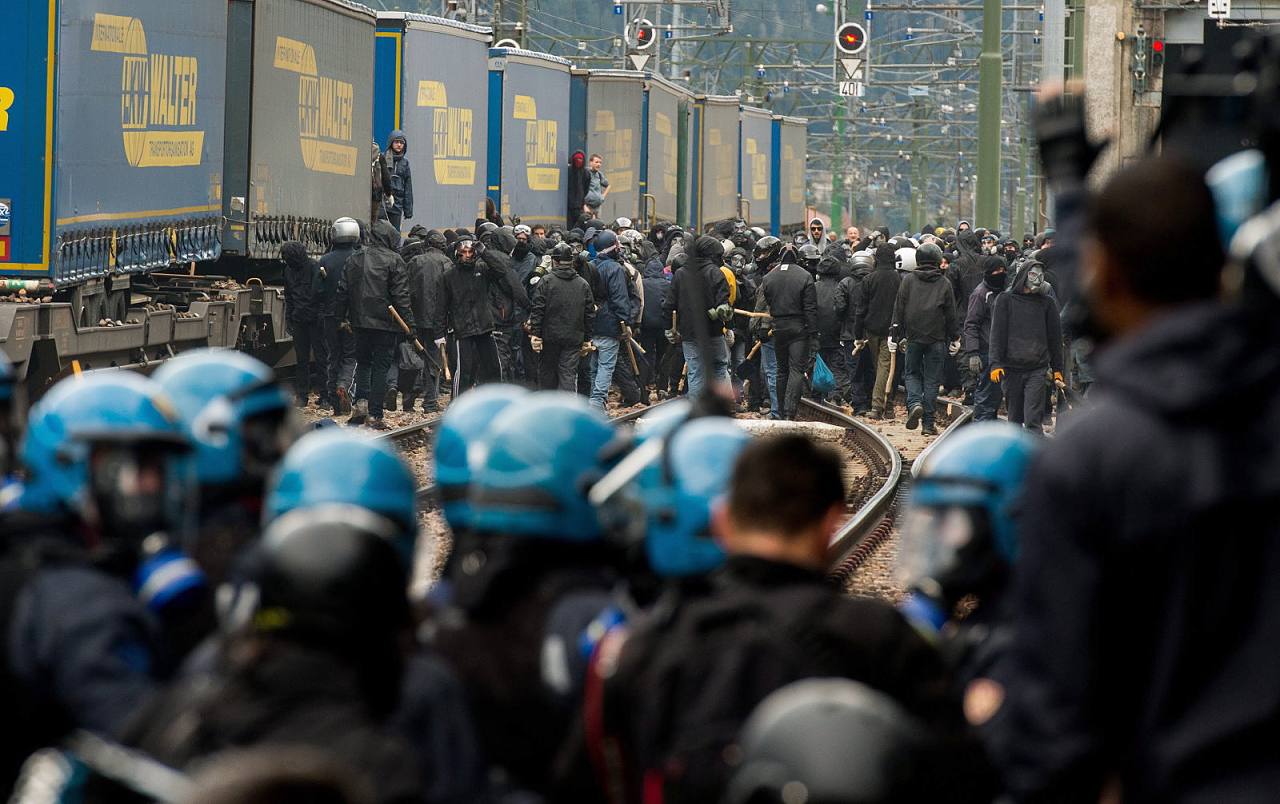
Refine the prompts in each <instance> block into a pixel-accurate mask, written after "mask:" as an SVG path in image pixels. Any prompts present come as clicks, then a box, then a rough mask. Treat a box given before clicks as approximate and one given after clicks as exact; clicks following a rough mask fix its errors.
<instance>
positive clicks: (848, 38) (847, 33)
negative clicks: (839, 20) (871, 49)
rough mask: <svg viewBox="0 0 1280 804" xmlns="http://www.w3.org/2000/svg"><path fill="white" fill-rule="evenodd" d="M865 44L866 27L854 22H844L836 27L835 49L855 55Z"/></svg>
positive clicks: (848, 54) (847, 54)
mask: <svg viewBox="0 0 1280 804" xmlns="http://www.w3.org/2000/svg"><path fill="white" fill-rule="evenodd" d="M866 46H867V29H866V28H863V27H862V26H861V25H859V24H858V23H856V22H846V23H845V24H844V25H841V26H840V27H839V28H837V29H836V49H837V50H839V51H840V52H841V53H843V54H845V55H846V56H856V55H858V54H859V53H861V52H862V51H863V50H864V49H865V48H866Z"/></svg>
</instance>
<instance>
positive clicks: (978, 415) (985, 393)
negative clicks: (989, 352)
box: [973, 357, 1004, 422]
mask: <svg viewBox="0 0 1280 804" xmlns="http://www.w3.org/2000/svg"><path fill="white" fill-rule="evenodd" d="M990 375H991V372H990V370H989V369H988V366H987V359H986V357H983V358H982V371H980V372H978V376H977V378H976V380H977V384H976V385H975V386H974V389H973V420H974V421H975V422H989V421H991V420H993V419H995V417H996V411H997V410H999V409H1000V398H1001V397H1002V396H1003V395H1004V394H1003V392H1002V391H1001V388H1000V383H998V382H992V381H991V376H990Z"/></svg>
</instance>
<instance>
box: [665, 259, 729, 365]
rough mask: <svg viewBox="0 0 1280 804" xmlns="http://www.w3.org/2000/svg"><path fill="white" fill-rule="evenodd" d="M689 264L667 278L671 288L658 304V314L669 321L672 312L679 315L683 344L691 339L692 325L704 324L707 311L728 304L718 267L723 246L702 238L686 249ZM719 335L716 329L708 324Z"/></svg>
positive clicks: (726, 292)
mask: <svg viewBox="0 0 1280 804" xmlns="http://www.w3.org/2000/svg"><path fill="white" fill-rule="evenodd" d="M688 257H689V260H688V262H686V263H685V265H684V267H683V268H680V269H679V270H677V271H676V272H675V274H674V275H672V277H671V285H670V287H668V288H667V295H666V297H665V298H664V300H663V302H662V311H663V314H664V317H665V318H666V319H668V320H669V319H670V316H671V313H672V312H673V311H674V312H676V313H678V315H679V329H680V332H681V334H682V335H683V336H684V337H685V339H686V340H691V339H693V338H694V337H695V334H696V332H697V330H696V329H695V328H694V327H695V323H694V322H696V321H700V320H701V321H707V320H708V319H707V310H710V309H712V308H715V307H719V306H720V305H722V304H728V303H729V283H728V282H727V281H725V278H724V272H723V271H721V270H720V265H721V263H722V262H723V260H724V246H723V245H721V243H720V241H719V240H716V239H715V238H714V237H710V236H708V235H703V236H702V237H699V238H698V239H697V240H695V241H694V242H693V246H692V247H691V248H690V249H689V254H688ZM712 329H713V330H714V332H713V333H712V334H719V331H720V325H719V324H718V323H714V324H712Z"/></svg>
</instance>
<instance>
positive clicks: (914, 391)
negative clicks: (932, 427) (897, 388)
mask: <svg viewBox="0 0 1280 804" xmlns="http://www.w3.org/2000/svg"><path fill="white" fill-rule="evenodd" d="M946 356H947V344H946V343H945V342H943V341H938V342H937V343H916V342H915V341H913V340H910V339H908V340H907V365H906V370H905V374H906V381H907V410H908V411H910V410H911V409H912V408H914V407H915V406H916V405H922V406H923V407H924V423H925V424H933V409H934V408H935V407H936V406H937V404H938V379H939V377H941V376H942V361H943V360H944V359H946Z"/></svg>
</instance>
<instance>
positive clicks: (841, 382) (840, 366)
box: [818, 346, 849, 402]
mask: <svg viewBox="0 0 1280 804" xmlns="http://www.w3.org/2000/svg"><path fill="white" fill-rule="evenodd" d="M818 354H820V355H822V362H824V363H826V364H827V368H829V369H831V374H832V376H834V377H835V378H836V390H834V391H832V392H831V393H830V394H825V395H824V396H823V398H824V399H825V398H827V397H830V398H831V399H834V400H835V401H836V402H845V401H848V399H849V361H848V359H847V358H848V357H849V354H848V352H846V351H845V348H844V347H843V346H823V347H822V348H820V349H819V350H818Z"/></svg>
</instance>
